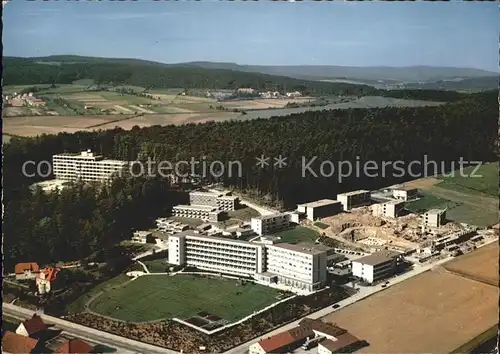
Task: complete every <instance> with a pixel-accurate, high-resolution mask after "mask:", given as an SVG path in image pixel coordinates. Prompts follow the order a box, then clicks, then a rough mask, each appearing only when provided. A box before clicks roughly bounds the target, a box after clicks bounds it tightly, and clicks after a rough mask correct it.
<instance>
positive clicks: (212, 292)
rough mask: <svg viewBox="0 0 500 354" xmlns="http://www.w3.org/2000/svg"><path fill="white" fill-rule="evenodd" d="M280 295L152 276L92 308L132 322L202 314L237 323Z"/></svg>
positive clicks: (225, 282)
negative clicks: (209, 314)
mask: <svg viewBox="0 0 500 354" xmlns="http://www.w3.org/2000/svg"><path fill="white" fill-rule="evenodd" d="M277 295H278V292H277V291H276V290H274V289H272V288H268V287H265V286H261V285H256V284H252V283H247V284H246V285H241V284H240V283H239V281H237V280H231V279H222V278H206V277H196V276H192V275H176V276H168V275H149V276H142V277H139V278H137V279H136V280H134V281H131V282H128V283H127V284H125V285H124V286H123V287H117V288H114V289H111V290H109V291H107V292H105V293H103V294H102V295H101V296H99V297H98V298H97V299H96V300H95V301H94V302H92V303H91V304H90V309H91V310H92V311H94V312H96V313H99V314H102V315H105V316H110V317H114V318H117V319H119V320H124V321H130V322H146V321H154V320H159V319H164V318H173V317H177V318H180V319H185V318H188V317H191V316H194V315H196V314H197V313H198V312H201V311H206V312H209V313H211V314H213V315H216V316H219V317H222V318H224V319H226V320H229V321H235V320H238V319H240V318H243V317H245V316H247V315H250V314H252V313H253V312H254V311H257V310H260V309H262V308H264V307H266V306H268V305H270V304H272V303H274V302H276V301H278V300H277V299H276V296H277Z"/></svg>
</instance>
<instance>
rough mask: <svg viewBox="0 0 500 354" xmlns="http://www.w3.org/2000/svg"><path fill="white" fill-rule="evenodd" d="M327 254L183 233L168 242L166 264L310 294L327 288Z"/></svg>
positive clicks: (307, 249)
mask: <svg viewBox="0 0 500 354" xmlns="http://www.w3.org/2000/svg"><path fill="white" fill-rule="evenodd" d="M326 255H327V250H318V249H314V248H307V247H302V246H298V245H290V244H286V243H280V244H274V245H273V244H272V243H271V244H264V243H261V242H247V241H242V240H235V239H228V238H221V237H214V236H207V235H202V234H196V233H195V232H194V231H184V232H181V233H178V234H175V235H171V236H169V238H168V262H169V263H170V264H175V265H188V266H194V267H197V268H200V269H203V270H208V271H212V272H218V273H226V274H234V275H237V276H246V277H253V278H255V279H256V280H258V281H259V282H261V283H263V284H265V285H269V286H272V285H274V284H282V285H285V286H288V287H290V288H292V289H296V290H297V291H304V292H310V291H314V290H317V289H320V288H322V287H323V286H324V285H325V284H326V275H327V269H326V258H327V257H326Z"/></svg>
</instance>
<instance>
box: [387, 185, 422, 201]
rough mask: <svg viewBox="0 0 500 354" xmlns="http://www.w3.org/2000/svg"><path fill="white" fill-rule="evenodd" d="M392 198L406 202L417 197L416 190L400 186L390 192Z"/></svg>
mask: <svg viewBox="0 0 500 354" xmlns="http://www.w3.org/2000/svg"><path fill="white" fill-rule="evenodd" d="M392 196H393V198H396V199H398V200H404V201H405V202H406V201H408V200H412V199H415V198H416V197H417V196H418V189H417V188H411V187H406V186H400V187H397V188H394V189H393V190H392Z"/></svg>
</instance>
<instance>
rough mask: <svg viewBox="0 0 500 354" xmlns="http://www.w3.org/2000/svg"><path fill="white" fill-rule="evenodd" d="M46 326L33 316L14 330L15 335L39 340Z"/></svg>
mask: <svg viewBox="0 0 500 354" xmlns="http://www.w3.org/2000/svg"><path fill="white" fill-rule="evenodd" d="M47 328H48V327H47V325H46V324H45V323H44V322H43V320H42V318H41V317H40V316H38V315H37V314H34V315H33V317H31V318H30V319H29V320H26V321H24V322H22V323H21V324H20V325H19V327H17V329H16V333H17V334H19V335H21V336H25V337H30V338H36V339H39V338H40V336H41V335H43V334H44V333H45V331H46V330H47Z"/></svg>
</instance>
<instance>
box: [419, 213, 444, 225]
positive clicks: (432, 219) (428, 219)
mask: <svg viewBox="0 0 500 354" xmlns="http://www.w3.org/2000/svg"><path fill="white" fill-rule="evenodd" d="M445 220H446V209H431V210H428V211H427V212H425V213H424V214H422V226H424V227H440V226H441V225H442V224H444V222H445Z"/></svg>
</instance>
